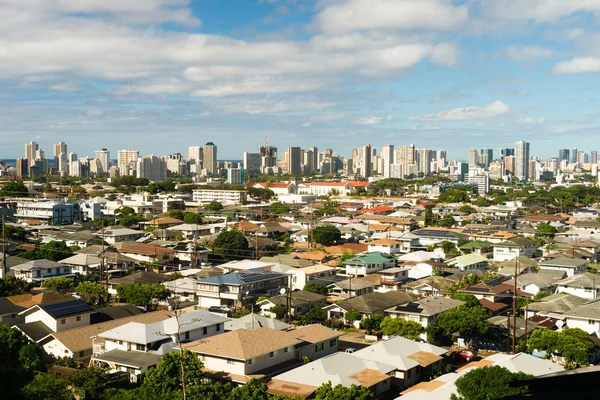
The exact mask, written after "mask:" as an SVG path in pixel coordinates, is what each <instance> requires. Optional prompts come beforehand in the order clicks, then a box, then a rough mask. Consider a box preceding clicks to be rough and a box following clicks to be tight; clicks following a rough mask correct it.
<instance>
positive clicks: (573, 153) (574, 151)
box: [571, 147, 578, 164]
mask: <svg viewBox="0 0 600 400" xmlns="http://www.w3.org/2000/svg"><path fill="white" fill-rule="evenodd" d="M577 153H578V151H577V148H576V147H574V148H572V149H571V162H572V163H573V164H575V163H576V162H577Z"/></svg>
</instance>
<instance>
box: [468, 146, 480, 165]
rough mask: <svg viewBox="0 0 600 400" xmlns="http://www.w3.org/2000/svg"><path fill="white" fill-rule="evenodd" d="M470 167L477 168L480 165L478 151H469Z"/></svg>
mask: <svg viewBox="0 0 600 400" xmlns="http://www.w3.org/2000/svg"><path fill="white" fill-rule="evenodd" d="M468 161H469V167H476V166H477V165H478V164H479V153H477V149H471V150H469V159H468Z"/></svg>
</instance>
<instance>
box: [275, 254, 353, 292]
mask: <svg viewBox="0 0 600 400" xmlns="http://www.w3.org/2000/svg"><path fill="white" fill-rule="evenodd" d="M300 261H304V260H300ZM287 273H288V274H290V276H291V279H292V290H301V289H303V288H304V286H305V285H306V284H307V283H310V282H316V283H321V284H323V285H325V286H327V285H329V284H330V283H331V282H335V281H336V280H343V279H344V278H342V277H338V276H337V275H336V273H337V270H336V269H335V268H334V267H330V266H328V265H325V264H315V265H312V266H310V267H303V268H292V269H289V270H288V271H287Z"/></svg>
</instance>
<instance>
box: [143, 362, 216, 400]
mask: <svg viewBox="0 0 600 400" xmlns="http://www.w3.org/2000/svg"><path fill="white" fill-rule="evenodd" d="M181 361H182V360H181V359H180V354H179V352H170V353H167V354H165V355H163V356H162V358H161V360H160V363H158V365H157V366H156V367H155V368H152V369H151V370H149V371H148V372H147V373H146V376H145V378H144V382H143V386H144V387H145V388H146V389H149V390H150V391H152V392H154V393H158V394H160V395H162V396H164V398H167V397H168V396H171V395H172V394H173V393H174V392H177V391H182V389H183V387H182V374H181ZM203 368H204V365H203V364H202V361H200V358H199V357H198V355H197V354H196V353H193V352H191V351H189V350H184V351H183V371H184V375H185V389H186V393H187V392H188V391H190V392H193V391H194V390H195V388H196V387H198V386H200V385H202V376H203V372H202V370H203Z"/></svg>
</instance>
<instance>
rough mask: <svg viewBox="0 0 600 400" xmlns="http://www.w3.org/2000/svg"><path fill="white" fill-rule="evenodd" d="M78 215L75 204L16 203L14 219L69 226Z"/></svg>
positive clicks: (47, 202)
mask: <svg viewBox="0 0 600 400" xmlns="http://www.w3.org/2000/svg"><path fill="white" fill-rule="evenodd" d="M77 213H78V206H77V204H76V203H69V202H53V201H39V202H36V201H26V202H25V201H24V202H18V203H17V211H16V213H15V218H17V219H18V220H19V221H28V220H39V221H44V222H47V223H49V224H50V225H53V226H60V225H70V224H72V223H73V222H75V219H76V218H77Z"/></svg>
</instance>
